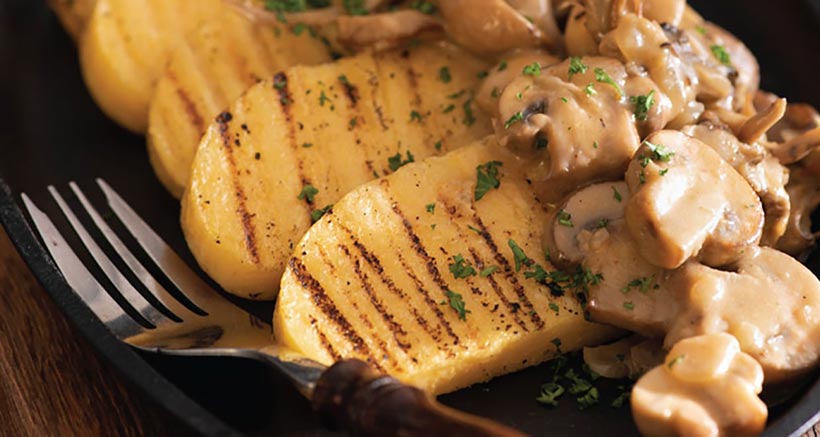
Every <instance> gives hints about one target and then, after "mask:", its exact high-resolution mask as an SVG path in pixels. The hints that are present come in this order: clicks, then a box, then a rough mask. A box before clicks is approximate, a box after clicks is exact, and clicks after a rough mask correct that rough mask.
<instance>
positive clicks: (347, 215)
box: [274, 139, 616, 394]
mask: <svg viewBox="0 0 820 437" xmlns="http://www.w3.org/2000/svg"><path fill="white" fill-rule="evenodd" d="M517 159H518V158H515V157H514V156H513V155H511V154H510V153H509V152H508V151H506V150H505V149H503V148H502V147H501V146H499V145H497V144H496V143H494V142H493V141H492V140H489V139H488V140H485V142H484V143H480V144H477V145H473V146H469V147H465V148H462V149H459V150H457V151H454V152H451V153H449V154H447V155H446V156H444V157H437V158H430V159H427V160H426V161H424V162H421V163H415V164H411V165H408V166H406V167H404V168H402V169H401V170H399V171H398V172H396V173H395V174H393V175H390V176H387V177H385V178H381V179H379V180H376V181H372V182H369V183H367V184H365V185H362V186H360V187H359V188H357V189H356V190H354V191H352V192H350V193H349V194H347V195H346V196H345V197H343V198H342V199H341V200H340V201H339V202H338V203H336V205H335V206H334V207H333V209H332V210H331V211H330V212H328V213H327V214H325V216H324V217H323V218H322V219H321V220H320V221H319V222H318V223H316V224H315V225H314V226H313V227H312V228H311V229H310V231H308V233H307V234H306V235H305V237H304V238H303V239H302V241H301V242H300V243H299V244H298V245H297V246H296V248H295V250H294V255H293V257H292V258H291V259H290V261H289V263H288V269H287V270H286V272H285V274H284V276H283V278H282V287H281V290H280V293H279V296H278V299H277V303H276V309H275V312H274V335H275V337H276V341H277V342H278V343H280V344H282V345H284V346H286V347H288V348H290V349H293V350H295V351H297V352H298V353H300V354H303V355H305V356H307V357H310V358H312V359H314V360H317V361H320V362H323V363H326V364H330V363H332V362H333V361H335V360H338V359H340V358H349V357H355V358H360V359H364V360H367V361H368V362H370V363H371V364H372V365H373V366H375V367H376V368H378V369H380V370H382V371H386V372H388V373H391V374H393V375H394V376H396V377H399V378H401V379H403V380H405V381H407V382H409V383H412V384H415V385H417V386H419V387H422V388H424V389H426V390H428V391H430V392H432V393H436V394H438V393H445V392H449V391H453V390H456V389H458V388H461V387H465V386H468V385H471V384H474V383H477V382H481V381H486V380H488V379H490V378H492V377H494V376H497V375H500V374H504V373H509V372H513V371H515V370H518V369H521V368H523V367H526V366H530V365H535V364H537V363H539V362H541V361H544V360H546V359H549V358H551V357H554V356H555V354H556V352H557V349H558V345H560V349H561V350H562V351H569V350H573V349H577V348H580V347H582V346H584V345H590V344H595V343H598V342H601V341H604V340H606V339H609V338H611V337H612V336H613V335H615V333H616V332H615V330H614V329H613V328H610V327H606V326H603V325H597V324H593V323H590V322H587V321H585V319H584V316H583V314H582V309H581V305H580V304H579V302H578V301H577V300H576V299H575V298H574V297H572V296H570V294H571V293H569V292H567V293H566V294H565V295H563V296H556V295H555V290H551V289H550V288H549V287H547V286H546V285H542V284H541V283H538V282H536V281H535V280H533V279H529V278H527V277H526V275H525V271H526V270H527V267H526V266H524V265H522V262H524V261H523V260H522V259H521V258H520V257H516V256H514V255H513V251H512V249H511V248H510V241H512V242H514V244H515V245H517V247H520V248H521V249H522V250H523V251H524V253H526V254H527V255H529V256H532V257H533V259H535V258H539V261H540V258H543V257H536V254H538V253H542V252H541V247H542V246H541V244H542V238H543V230H545V229H546V227H547V222H548V219H547V216H548V214H547V211H546V208H545V207H544V206H543V205H542V204H541V203H540V202H539V201H538V200H537V199H536V198H535V195H534V194H533V192H532V190H531V189H530V188H529V185H528V184H527V182H526V180H525V178H524V175H523V172H522V171H520V168H519V165H520V164H519V162H518V160H517ZM488 162H497V164H494V165H493V166H494V167H495V168H496V169H497V170H498V174H499V175H498V177H497V178H498V180H499V181H500V185H499V187H498V188H497V189H490V190H489V191H488V192H487V193H486V194H485V195H484V196H483V197H482V198H481V199H480V200H478V201H476V200H475V198H476V196H475V192H476V191H475V190H476V181H477V167H478V166H481V165H485V164H487V163H488ZM539 264H541V265H542V266H544V267H545V268H546V269H547V270H550V269H551V266H550V265H549V264H548V263H547V262H546V261H543V262H540V263H539ZM604 280H605V279H604ZM556 339H557V340H556Z"/></svg>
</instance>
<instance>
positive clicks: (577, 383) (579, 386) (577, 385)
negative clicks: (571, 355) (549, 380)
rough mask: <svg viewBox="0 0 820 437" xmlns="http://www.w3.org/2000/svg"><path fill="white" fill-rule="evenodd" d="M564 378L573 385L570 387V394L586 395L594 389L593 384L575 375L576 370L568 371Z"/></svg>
mask: <svg viewBox="0 0 820 437" xmlns="http://www.w3.org/2000/svg"><path fill="white" fill-rule="evenodd" d="M564 378H567V379H568V380H569V381H570V383H571V384H570V386H569V392H570V394H574V395H577V394H580V393H586V392H588V391H589V390H590V389H592V383H590V382H589V381H587V380H586V379H584V378H582V377H580V376H579V375H578V374H577V373H575V369H569V370H567V371H566V373H564Z"/></svg>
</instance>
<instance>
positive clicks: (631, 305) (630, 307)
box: [624, 301, 635, 311]
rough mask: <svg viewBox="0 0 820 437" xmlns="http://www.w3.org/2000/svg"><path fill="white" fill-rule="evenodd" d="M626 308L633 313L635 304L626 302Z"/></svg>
mask: <svg viewBox="0 0 820 437" xmlns="http://www.w3.org/2000/svg"><path fill="white" fill-rule="evenodd" d="M624 308H626V309H628V310H629V311H632V310H634V309H635V304H633V303H632V302H631V301H626V302H624Z"/></svg>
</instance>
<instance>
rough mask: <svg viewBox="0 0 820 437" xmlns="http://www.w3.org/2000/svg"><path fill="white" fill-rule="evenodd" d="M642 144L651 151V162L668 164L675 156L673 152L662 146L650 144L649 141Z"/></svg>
mask: <svg viewBox="0 0 820 437" xmlns="http://www.w3.org/2000/svg"><path fill="white" fill-rule="evenodd" d="M643 143H644V144H645V145H646V147H648V148H649V150H651V151H652V156H651V158H652V160H653V161H660V162H669V161H670V160H671V159H672V156H674V155H675V152H673V151H671V150H669V149H667V148H666V146H664V145H663V144H652V143H650V142H649V141H644V142H643ZM644 167H646V166H644Z"/></svg>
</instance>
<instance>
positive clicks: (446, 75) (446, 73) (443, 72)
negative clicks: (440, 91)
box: [438, 67, 453, 83]
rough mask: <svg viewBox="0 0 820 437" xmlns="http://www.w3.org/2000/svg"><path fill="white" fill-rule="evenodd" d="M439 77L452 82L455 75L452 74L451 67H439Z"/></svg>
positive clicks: (445, 81)
mask: <svg viewBox="0 0 820 437" xmlns="http://www.w3.org/2000/svg"><path fill="white" fill-rule="evenodd" d="M438 78H439V79H441V81H442V82H444V83H450V81H451V80H453V76H451V75H450V69H449V68H447V67H441V68H439V70H438Z"/></svg>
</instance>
